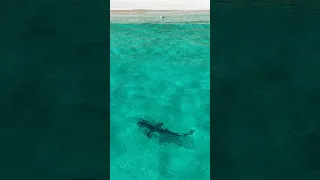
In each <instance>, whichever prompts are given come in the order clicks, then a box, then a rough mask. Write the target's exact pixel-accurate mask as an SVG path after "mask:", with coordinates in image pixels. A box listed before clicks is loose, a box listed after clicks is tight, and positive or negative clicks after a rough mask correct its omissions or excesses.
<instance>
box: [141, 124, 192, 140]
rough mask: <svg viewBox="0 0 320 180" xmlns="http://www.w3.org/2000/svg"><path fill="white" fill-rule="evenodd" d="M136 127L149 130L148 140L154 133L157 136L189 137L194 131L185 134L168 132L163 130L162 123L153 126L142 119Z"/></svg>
mask: <svg viewBox="0 0 320 180" xmlns="http://www.w3.org/2000/svg"><path fill="white" fill-rule="evenodd" d="M137 125H138V126H140V127H144V128H146V129H148V130H149V132H148V133H147V136H148V138H151V137H152V135H153V134H154V133H155V132H157V133H159V134H164V135H169V136H171V137H183V136H190V135H192V134H193V133H194V130H190V131H189V132H187V133H176V132H173V131H170V130H168V129H166V128H163V123H157V124H155V125H154V124H153V123H151V122H149V121H147V120H144V119H140V121H138V122H137Z"/></svg>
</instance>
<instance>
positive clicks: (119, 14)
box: [110, 9, 210, 24]
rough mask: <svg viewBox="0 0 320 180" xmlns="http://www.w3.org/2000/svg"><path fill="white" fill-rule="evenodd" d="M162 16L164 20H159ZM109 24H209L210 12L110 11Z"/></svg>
mask: <svg viewBox="0 0 320 180" xmlns="http://www.w3.org/2000/svg"><path fill="white" fill-rule="evenodd" d="M161 16H164V17H165V18H160V17H161ZM110 21H111V23H204V24H208V23H210V10H148V9H133V10H111V11H110Z"/></svg>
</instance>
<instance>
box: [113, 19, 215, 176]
mask: <svg viewBox="0 0 320 180" xmlns="http://www.w3.org/2000/svg"><path fill="white" fill-rule="evenodd" d="M110 33H111V34H110V38H111V42H110V46H111V47H110V48H111V49H110V61H111V62H110V88H111V89H110V93H111V94H110V102H111V104H110V108H111V112H110V113H111V123H110V126H111V127H110V136H111V142H110V143H111V145H110V146H111V151H110V153H111V155H110V157H111V179H112V180H123V179H126V180H131V179H148V180H159V179H161V180H166V179H168V180H169V179H170V180H178V179H201V180H205V179H209V177H210V170H209V169H210V118H209V117H210V24H147V23H145V24H123V23H122V24H115V23H111V25H110ZM139 118H143V119H146V120H148V121H151V122H153V123H155V124H156V123H164V124H163V127H164V128H167V129H169V130H171V131H173V132H178V133H186V132H188V131H189V130H195V133H194V134H193V135H192V136H189V137H186V138H184V139H183V140H181V141H179V142H178V143H177V142H175V141H171V140H170V139H166V140H165V141H164V140H163V139H162V135H159V134H157V133H155V134H154V135H153V136H152V138H150V139H149V138H148V137H147V136H146V131H145V130H144V129H143V128H141V127H139V126H137V124H136V123H137V122H138V121H139Z"/></svg>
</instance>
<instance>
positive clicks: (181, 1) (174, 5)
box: [110, 0, 210, 10]
mask: <svg viewBox="0 0 320 180" xmlns="http://www.w3.org/2000/svg"><path fill="white" fill-rule="evenodd" d="M110 8H111V10H146V9H147V10H210V0H110Z"/></svg>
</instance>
